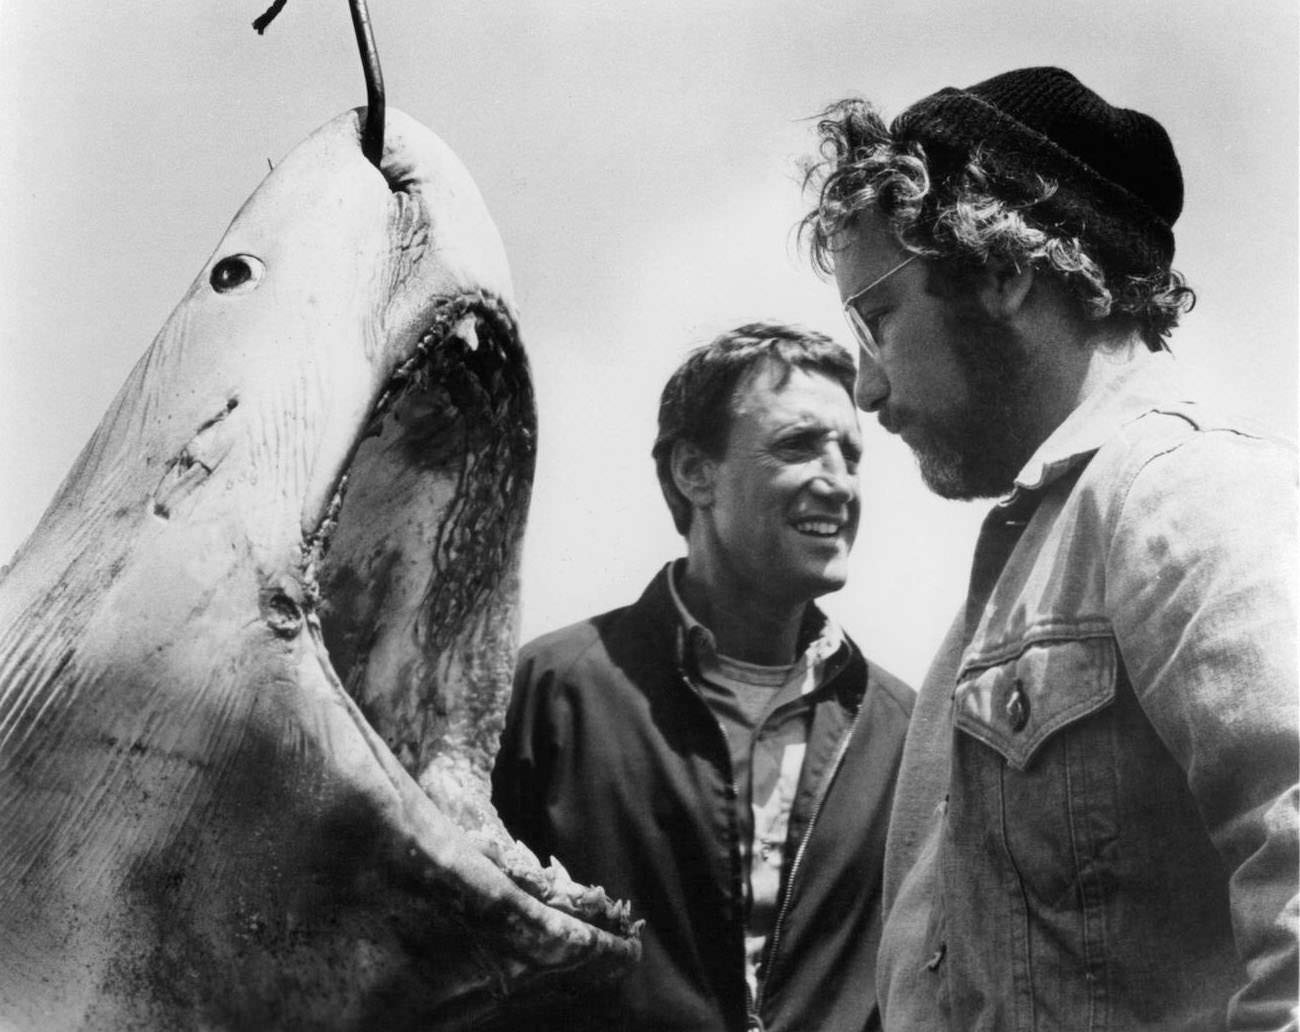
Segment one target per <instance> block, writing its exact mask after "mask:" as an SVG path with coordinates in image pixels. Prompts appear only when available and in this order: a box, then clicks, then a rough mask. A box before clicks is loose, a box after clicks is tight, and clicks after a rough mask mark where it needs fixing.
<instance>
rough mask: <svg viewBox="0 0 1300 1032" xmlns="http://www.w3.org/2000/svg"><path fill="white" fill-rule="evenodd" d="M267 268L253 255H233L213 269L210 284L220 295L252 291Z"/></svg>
mask: <svg viewBox="0 0 1300 1032" xmlns="http://www.w3.org/2000/svg"><path fill="white" fill-rule="evenodd" d="M264 272H266V266H265V265H263V264H262V262H261V260H260V259H258V258H254V257H253V256H252V255H251V254H232V255H230V256H228V257H226V258H222V259H221V261H219V262H217V264H216V265H214V266H213V267H212V275H211V276H209V277H208V282H209V283H211V284H212V289H213V290H215V291H216V292H217V293H218V294H234V293H239V292H243V291H245V290H252V289H253V288H254V287H256V286H257V285H258V283H260V282H261V280H262V274H263V273H264Z"/></svg>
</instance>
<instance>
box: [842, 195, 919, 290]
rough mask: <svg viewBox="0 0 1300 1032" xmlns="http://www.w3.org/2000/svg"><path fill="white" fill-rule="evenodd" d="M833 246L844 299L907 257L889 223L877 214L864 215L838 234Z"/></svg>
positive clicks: (866, 213) (868, 213)
mask: <svg viewBox="0 0 1300 1032" xmlns="http://www.w3.org/2000/svg"><path fill="white" fill-rule="evenodd" d="M831 246H832V253H833V255H834V259H835V282H836V284H837V285H838V286H839V288H840V295H841V296H847V295H849V294H852V293H854V292H855V291H857V290H860V289H861V288H862V287H864V286H865V285H866V284H868V283H870V282H872V281H873V280H876V279H879V278H880V277H881V276H883V275H884V274H885V273H886V272H888V271H889V270H890V269H891V268H893V267H894V266H895V265H897V264H898V263H899V261H900V260H902V259H903V258H905V257H907V252H906V251H905V250H904V249H903V247H902V245H901V244H899V242H898V240H897V239H896V238H895V236H894V232H893V230H892V229H891V228H890V226H889V223H888V221H887V220H886V219H885V218H884V217H883V216H881V215H879V214H877V213H876V212H863V213H862V214H861V215H860V216H858V218H857V219H855V220H854V221H853V223H852V224H851V225H849V226H846V227H845V228H844V229H842V230H840V231H839V232H838V233H836V234H835V236H834V237H833V238H832V240H831Z"/></svg>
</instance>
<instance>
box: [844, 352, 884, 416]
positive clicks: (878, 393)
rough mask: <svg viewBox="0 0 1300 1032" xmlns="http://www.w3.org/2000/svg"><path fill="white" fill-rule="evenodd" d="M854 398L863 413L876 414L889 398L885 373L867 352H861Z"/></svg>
mask: <svg viewBox="0 0 1300 1032" xmlns="http://www.w3.org/2000/svg"><path fill="white" fill-rule="evenodd" d="M853 397H854V400H855V401H857V403H858V408H860V409H862V411H863V412H875V411H876V409H878V408H880V406H881V405H882V404H883V403H884V401H885V399H886V398H887V397H889V380H888V379H887V378H886V377H885V371H884V370H883V369H881V368H880V363H878V362H877V361H876V360H875V359H874V358H872V357H871V356H870V355H868V354H867V353H866V351H861V352H859V356H858V379H857V383H856V384H855V386H854V390H853Z"/></svg>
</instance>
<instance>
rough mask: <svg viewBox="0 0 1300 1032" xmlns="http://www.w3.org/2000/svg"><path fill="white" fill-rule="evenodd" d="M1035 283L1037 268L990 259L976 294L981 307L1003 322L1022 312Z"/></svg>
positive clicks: (982, 273)
mask: <svg viewBox="0 0 1300 1032" xmlns="http://www.w3.org/2000/svg"><path fill="white" fill-rule="evenodd" d="M1033 286H1034V270H1033V268H1032V267H1031V266H1029V265H1028V264H1026V265H1025V266H1024V267H1023V268H1022V267H1020V266H1019V265H1016V264H1015V263H1014V262H1009V261H1005V260H1003V259H1001V258H990V259H989V260H988V261H987V262H986V263H985V265H984V268H983V269H981V270H980V273H979V279H978V280H977V286H976V288H975V297H976V298H977V299H978V301H979V303H980V307H981V308H983V309H984V311H985V312H986V313H987V314H988V315H989V316H991V317H992V318H994V319H997V320H999V321H1002V320H1006V319H1010V318H1013V317H1014V316H1016V315H1018V314H1019V313H1020V311H1021V309H1022V308H1023V307H1024V305H1025V301H1026V299H1027V298H1028V297H1029V291H1030V290H1031V289H1032V288H1033Z"/></svg>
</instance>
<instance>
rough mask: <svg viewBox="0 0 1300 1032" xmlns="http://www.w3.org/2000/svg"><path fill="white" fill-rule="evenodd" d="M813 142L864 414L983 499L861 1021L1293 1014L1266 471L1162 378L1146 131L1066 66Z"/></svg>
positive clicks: (1157, 169)
mask: <svg viewBox="0 0 1300 1032" xmlns="http://www.w3.org/2000/svg"><path fill="white" fill-rule="evenodd" d="M819 131H820V134H821V158H822V161H821V162H819V163H817V164H815V165H814V166H813V167H812V169H811V172H810V179H811V181H812V182H813V183H815V184H817V186H818V202H817V205H816V208H815V209H814V210H813V211H812V212H811V213H810V214H809V216H808V217H807V219H806V220H805V223H804V228H805V229H806V230H807V231H808V239H809V240H810V242H811V245H812V253H813V256H814V259H815V261H816V262H817V264H818V265H819V266H820V268H821V269H822V270H823V271H826V272H833V274H834V277H835V281H836V283H837V285H838V287H839V292H840V297H841V299H842V302H843V305H844V310H845V314H846V315H847V316H848V319H849V322H850V324H851V325H852V327H853V330H854V333H855V335H856V336H857V338H858V342H859V344H860V346H861V351H862V360H861V365H860V372H859V381H858V387H857V398H858V403H859V405H860V406H861V407H862V408H863V409H864V410H865V411H867V412H870V413H874V414H875V415H876V416H877V417H878V419H879V421H880V425H881V426H882V427H884V429H886V430H888V431H890V432H893V433H896V434H898V435H900V436H901V437H902V439H903V440H904V441H905V442H906V443H907V444H908V445H909V446H910V447H911V449H912V450H913V452H914V453H915V455H916V458H917V460H918V463H919V465H920V469H921V476H922V477H923V478H924V480H925V482H926V483H927V484H928V485H929V486H930V487H931V488H932V489H933V490H934V491H936V492H937V493H938V494H940V495H943V496H944V497H948V498H989V497H1000V501H999V502H998V504H997V505H996V506H995V507H994V508H993V509H992V511H991V512H990V514H989V516H988V518H987V519H986V521H985V523H984V526H983V528H982V530H981V533H980V537H979V541H978V543H977V545H976V551H975V558H974V562H973V564H972V570H971V579H970V591H969V595H968V597H967V601H966V605H965V606H964V608H963V611H962V612H961V613H960V614H959V615H958V619H957V621H956V622H955V624H954V626H953V628H952V630H951V631H950V633H949V635H948V638H947V640H946V641H945V642H944V644H943V646H942V649H941V651H940V654H939V655H938V657H937V658H936V659H935V662H934V664H933V666H932V667H931V670H930V673H929V675H928V676H927V678H926V682H925V684H924V685H923V687H922V689H921V694H920V697H919V699H918V701H917V708H916V715H915V719H914V720H913V722H912V725H911V729H910V730H909V733H908V741H907V746H906V749H905V752H904V760H903V766H902V770H901V772H900V775H899V787H898V794H897V797H896V803H895V809H894V814H893V818H892V822H891V825H890V831H889V845H888V852H887V858H886V868H885V905H886V908H887V909H886V917H885V930H884V933H883V939H882V946H881V952H880V964H879V977H878V989H879V992H880V999H881V1007H882V1011H883V1015H884V1025H885V1028H886V1029H887V1030H892V1029H896V1030H899V1032H913V1030H918V1029H924V1030H931V1032H932V1030H937V1029H952V1030H954V1032H1004V1030H1011V1029H1025V1030H1028V1029H1079V1030H1084V1029H1089V1030H1091V1029H1101V1028H1105V1029H1112V1030H1137V1029H1171V1030H1172V1029H1198V1030H1211V1029H1227V1028H1231V1029H1245V1028H1251V1029H1282V1028H1290V1029H1294V1028H1295V1027H1296V1026H1295V1010H1294V1008H1295V1007H1296V978H1297V935H1298V933H1300V897H1298V896H1297V825H1298V824H1300V817H1298V815H1297V798H1298V795H1300V792H1298V791H1297V786H1296V777H1297V770H1298V768H1300V748H1298V746H1300V736H1297V733H1296V698H1297V677H1296V658H1297V643H1296V623H1297V602H1296V589H1297V584H1298V583H1300V573H1298V570H1297V566H1298V564H1297V557H1296V491H1295V485H1296V470H1295V455H1294V449H1293V448H1292V447H1290V446H1289V445H1287V444H1285V443H1283V442H1278V441H1275V440H1271V439H1269V438H1268V437H1267V436H1264V435H1262V434H1260V433H1258V432H1256V431H1253V430H1251V429H1250V428H1249V427H1248V425H1247V424H1246V423H1244V422H1242V421H1241V420H1237V419H1232V418H1229V417H1225V416H1223V415H1220V414H1219V413H1217V412H1216V411H1215V410H1214V408H1213V407H1212V406H1210V405H1206V404H1204V403H1198V402H1195V401H1193V400H1189V394H1188V393H1187V392H1186V391H1185V390H1184V389H1183V388H1182V387H1181V386H1180V385H1179V384H1178V380H1177V370H1176V367H1175V366H1174V363H1173V360H1172V358H1171V356H1170V355H1169V354H1168V352H1167V350H1166V346H1165V339H1166V337H1167V336H1168V335H1169V334H1170V332H1171V331H1172V330H1173V328H1174V327H1175V326H1176V325H1177V323H1178V321H1179V317H1180V315H1181V314H1182V312H1183V311H1184V310H1186V309H1187V308H1189V307H1190V303H1191V299H1192V294H1191V291H1190V290H1189V289H1188V288H1187V287H1186V285H1185V284H1184V281H1183V278H1182V277H1181V276H1180V275H1179V274H1178V273H1177V272H1176V271H1174V269H1173V268H1172V264H1171V263H1172V260H1173V254H1174V233H1173V225H1174V222H1175V220H1176V219H1177V218H1178V216H1179V213H1180V212H1181V210H1182V204H1183V180H1182V173H1181V170H1180V167H1179V163H1178V160H1177V158H1176V157H1175V155H1174V150H1173V147H1172V145H1171V143H1170V140H1169V137H1168V135H1167V134H1166V133H1165V130H1164V128H1163V127H1162V126H1161V125H1160V124H1159V122H1157V121H1156V120H1155V119H1154V118H1151V117H1150V116H1149V115H1145V114H1142V113H1141V112H1138V111H1132V110H1128V109H1125V108H1120V107H1116V106H1113V105H1111V104H1110V103H1108V102H1107V101H1106V100H1104V99H1103V98H1102V97H1100V96H1099V95H1098V94H1096V93H1095V92H1093V91H1092V90H1090V89H1089V88H1087V87H1086V86H1084V85H1083V84H1082V83H1080V82H1079V81H1078V80H1077V79H1076V78H1075V77H1074V76H1073V75H1071V74H1070V73H1069V72H1066V71H1064V70H1062V69H1059V68H1024V69H1020V70H1017V71H1013V72H1008V73H1006V74H1003V75H998V76H995V77H994V78H991V79H988V80H986V81H984V82H980V83H977V84H975V85H974V86H971V87H969V88H967V89H954V88H947V89H943V90H940V91H939V92H937V93H934V94H932V95H930V96H928V97H925V98H923V99H922V100H920V101H918V102H917V103H916V104H914V105H912V106H911V107H909V108H908V109H907V110H905V111H904V112H903V113H902V114H901V115H900V116H899V117H898V118H896V119H895V120H894V121H893V122H892V123H889V124H887V123H886V122H885V121H884V120H883V119H882V118H881V117H880V115H879V114H878V113H877V112H876V111H875V109H874V108H872V107H871V106H870V105H869V104H867V103H866V102H865V101H859V100H848V101H844V102H842V103H840V104H838V105H836V106H834V107H833V108H832V109H830V110H829V111H828V112H827V113H826V115H825V116H824V117H823V119H822V120H821V122H820V124H819ZM1240 260H1241V261H1247V262H1248V261H1251V260H1252V256H1248V255H1243V256H1240ZM1221 346H1223V347H1225V348H1230V347H1232V341H1231V340H1225V341H1223V342H1222V344H1221Z"/></svg>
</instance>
